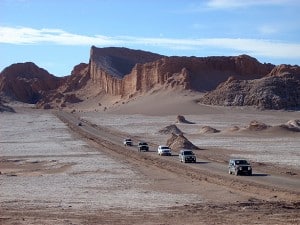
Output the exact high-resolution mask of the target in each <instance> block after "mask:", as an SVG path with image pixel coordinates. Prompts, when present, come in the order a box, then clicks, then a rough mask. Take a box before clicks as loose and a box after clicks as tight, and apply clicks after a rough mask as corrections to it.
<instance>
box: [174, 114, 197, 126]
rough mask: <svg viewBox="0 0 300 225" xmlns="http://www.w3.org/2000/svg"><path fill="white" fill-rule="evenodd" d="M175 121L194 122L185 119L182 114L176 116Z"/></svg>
mask: <svg viewBox="0 0 300 225" xmlns="http://www.w3.org/2000/svg"><path fill="white" fill-rule="evenodd" d="M176 123H186V124H194V123H193V122H190V121H188V120H186V119H185V117H184V116H182V115H178V116H177V118H176Z"/></svg>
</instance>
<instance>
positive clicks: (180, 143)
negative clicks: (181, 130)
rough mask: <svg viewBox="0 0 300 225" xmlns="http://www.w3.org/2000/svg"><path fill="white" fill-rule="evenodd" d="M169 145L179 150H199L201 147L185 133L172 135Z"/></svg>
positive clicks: (168, 141)
mask: <svg viewBox="0 0 300 225" xmlns="http://www.w3.org/2000/svg"><path fill="white" fill-rule="evenodd" d="M167 145H168V146H169V147H170V148H171V149H172V150H176V151H179V150H180V149H191V150H199V149H200V148H199V147H197V146H195V145H194V144H193V143H192V142H190V141H189V140H188V139H187V138H186V137H185V136H183V134H180V135H176V134H174V133H173V134H172V136H171V137H170V138H169V139H168V140H167Z"/></svg>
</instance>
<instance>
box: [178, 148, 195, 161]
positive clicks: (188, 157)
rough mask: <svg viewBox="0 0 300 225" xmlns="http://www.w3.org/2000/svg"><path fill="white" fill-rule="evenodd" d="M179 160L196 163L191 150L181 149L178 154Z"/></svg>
mask: <svg viewBox="0 0 300 225" xmlns="http://www.w3.org/2000/svg"><path fill="white" fill-rule="evenodd" d="M179 160H180V162H184V163H186V162H193V163H195V162H196V156H195V154H194V152H193V151H192V150H187V149H182V150H180V152H179Z"/></svg>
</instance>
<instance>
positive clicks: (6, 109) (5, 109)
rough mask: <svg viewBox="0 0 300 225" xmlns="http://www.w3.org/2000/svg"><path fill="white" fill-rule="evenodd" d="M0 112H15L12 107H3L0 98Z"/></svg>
mask: <svg viewBox="0 0 300 225" xmlns="http://www.w3.org/2000/svg"><path fill="white" fill-rule="evenodd" d="M0 112H16V111H15V110H14V109H13V108H12V107H10V106H7V105H5V103H4V101H3V100H2V99H1V98H0Z"/></svg>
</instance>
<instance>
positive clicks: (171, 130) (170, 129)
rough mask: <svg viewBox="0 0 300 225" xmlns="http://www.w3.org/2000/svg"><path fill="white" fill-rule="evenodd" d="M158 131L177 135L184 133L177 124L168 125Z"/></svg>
mask: <svg viewBox="0 0 300 225" xmlns="http://www.w3.org/2000/svg"><path fill="white" fill-rule="evenodd" d="M158 132H159V133H160V134H176V135H180V134H183V132H182V131H181V130H180V129H179V128H178V127H177V126H176V125H175V124H172V125H169V126H166V127H164V128H162V129H161V130H159V131H158Z"/></svg>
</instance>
